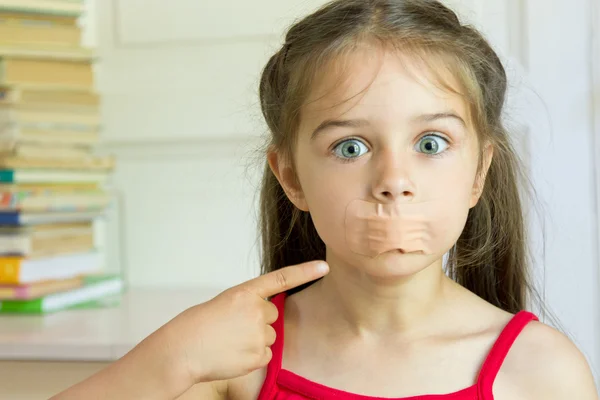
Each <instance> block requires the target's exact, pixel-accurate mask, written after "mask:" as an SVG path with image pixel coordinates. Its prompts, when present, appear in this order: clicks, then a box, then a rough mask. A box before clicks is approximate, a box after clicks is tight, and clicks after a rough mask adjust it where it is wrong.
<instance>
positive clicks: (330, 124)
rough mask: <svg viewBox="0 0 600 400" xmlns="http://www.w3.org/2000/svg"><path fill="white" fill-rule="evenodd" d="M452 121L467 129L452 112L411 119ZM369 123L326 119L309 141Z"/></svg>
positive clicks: (366, 121)
mask: <svg viewBox="0 0 600 400" xmlns="http://www.w3.org/2000/svg"><path fill="white" fill-rule="evenodd" d="M448 118H450V119H454V120H456V121H458V122H459V123H460V124H461V125H462V126H463V127H464V128H467V123H466V122H465V120H464V119H462V118H461V117H460V116H459V115H458V114H457V113H455V112H454V111H446V112H441V113H433V114H421V115H418V116H416V117H414V118H412V121H413V122H416V123H423V122H433V121H437V120H439V119H448ZM369 125H370V123H369V121H368V120H366V119H346V120H335V119H326V120H325V121H323V122H321V123H320V124H319V126H317V128H316V129H315V130H314V131H313V133H312V135H311V137H310V139H311V140H313V139H315V138H316V137H317V136H318V135H319V134H320V133H322V132H323V131H326V130H327V129H330V128H364V127H366V126H369Z"/></svg>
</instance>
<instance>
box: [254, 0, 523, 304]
mask: <svg viewBox="0 0 600 400" xmlns="http://www.w3.org/2000/svg"><path fill="white" fill-rule="evenodd" d="M367 41H368V42H373V43H380V44H382V45H393V46H396V48H398V49H399V50H401V51H402V52H403V53H404V54H406V53H409V54H411V55H412V56H416V58H417V59H419V60H421V61H423V62H424V63H427V64H428V66H429V70H430V71H432V72H434V73H436V74H437V72H436V71H438V72H439V71H440V66H441V67H442V68H444V69H446V70H449V71H450V72H451V73H452V75H453V76H454V77H455V78H456V80H457V81H458V83H459V85H460V88H459V89H457V88H452V87H450V85H448V84H447V82H446V83H443V82H441V81H443V79H441V78H440V79H439V80H440V82H441V83H442V84H443V85H444V87H445V88H446V89H448V90H452V91H453V92H455V93H458V94H460V95H461V96H463V98H464V99H465V101H466V103H467V104H468V106H469V107H468V108H469V111H470V117H471V120H472V123H473V125H474V127H475V130H476V132H477V134H478V137H479V143H480V147H481V148H483V144H484V143H489V144H491V145H492V146H493V149H494V155H493V159H492V162H491V165H490V168H489V171H488V173H487V176H486V180H485V185H484V189H483V193H482V196H481V198H480V200H479V202H478V204H477V205H476V206H475V207H473V208H472V209H471V210H470V212H469V215H468V219H467V222H466V225H465V228H464V230H463V232H462V234H461V236H460V237H459V239H458V241H457V243H456V245H455V246H454V247H453V249H451V250H450V254H449V259H448V262H447V264H446V268H447V273H448V274H449V276H451V277H452V278H453V279H454V280H455V281H456V282H458V283H460V284H461V285H463V286H464V287H465V288H467V289H469V290H470V291H472V292H473V293H475V294H477V295H478V296H480V297H481V298H483V299H485V300H487V301H488V302H490V303H491V304H494V305H496V306H498V307H500V308H502V309H504V310H506V311H508V312H511V313H515V312H517V311H519V310H522V309H524V308H526V307H527V301H528V294H533V293H535V291H534V289H533V286H532V285H531V284H530V278H529V272H528V265H529V264H530V263H529V261H528V260H529V258H528V255H527V251H526V238H525V223H524V217H523V210H522V205H521V195H523V193H524V192H520V190H521V189H523V187H521V186H520V183H525V180H524V179H523V178H524V177H522V176H520V171H521V170H522V169H521V168H520V166H519V158H518V157H517V155H516V154H515V152H514V150H513V147H512V145H511V142H510V137H509V134H508V132H507V130H506V129H505V127H504V126H503V123H502V120H501V119H502V118H501V116H502V111H503V106H504V101H505V95H506V89H507V78H506V73H505V70H504V67H503V66H502V63H501V61H500V60H499V58H498V56H497V55H496V53H495V52H494V50H493V49H492V48H491V46H490V45H489V43H488V42H487V41H486V40H485V38H484V37H483V36H482V35H481V34H480V33H479V32H478V31H477V30H476V29H474V28H472V27H471V26H468V25H463V24H461V22H460V21H459V19H458V17H457V16H456V14H455V13H454V12H453V11H452V10H450V9H449V8H447V7H445V6H444V5H442V4H441V3H440V2H439V1H434V0H337V1H333V2H331V3H329V4H327V5H325V6H323V7H322V8H321V9H319V10H318V11H316V12H314V13H313V14H311V15H309V16H307V17H306V18H304V19H302V20H300V21H299V22H297V23H295V24H294V25H293V26H292V27H291V28H290V29H289V31H288V32H287V35H286V38H285V44H284V45H283V46H282V48H281V49H280V50H279V51H278V52H277V53H275V54H274V55H273V56H272V57H271V58H270V60H269V61H268V63H267V65H266V66H265V68H264V71H263V73H262V77H261V81H260V104H261V108H262V113H263V115H264V118H265V120H266V122H267V125H268V127H269V130H270V140H269V149H270V150H276V151H278V152H279V153H280V154H282V155H283V156H284V157H289V159H292V160H293V150H294V145H295V143H296V139H297V128H298V125H299V118H300V110H301V107H302V105H303V104H304V102H306V99H307V96H308V94H309V91H310V82H311V81H313V79H314V78H315V77H316V76H317V71H318V70H319V68H322V67H323V66H324V65H325V63H327V62H329V61H331V60H333V59H335V58H337V57H339V56H341V55H343V54H348V53H349V52H351V51H352V50H353V49H355V48H356V46H357V45H359V44H362V43H365V42H367ZM434 62H437V66H434V65H433V64H432V63H434ZM440 62H441V63H440ZM479 158H480V167H481V166H482V161H481V160H482V157H479ZM260 213H261V215H260V229H261V235H262V252H261V266H262V272H263V273H267V272H270V271H273V270H276V269H278V268H281V267H284V266H287V265H293V264H298V263H302V262H305V261H310V260H315V259H321V260H322V259H325V244H324V243H323V241H322V240H321V239H320V237H319V235H318V234H317V231H316V229H315V226H314V224H313V222H312V220H311V217H310V214H309V213H306V212H302V211H300V210H298V209H297V208H296V207H295V206H294V205H293V204H292V203H291V202H290V201H289V200H288V199H287V197H286V195H285V193H284V192H283V189H282V188H281V186H280V185H279V183H278V181H277V179H276V178H275V176H274V175H273V173H272V171H271V170H270V168H269V166H268V164H267V165H265V168H264V177H263V182H262V190H261V199H260ZM299 289H302V288H299Z"/></svg>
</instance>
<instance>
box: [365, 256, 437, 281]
mask: <svg viewBox="0 0 600 400" xmlns="http://www.w3.org/2000/svg"><path fill="white" fill-rule="evenodd" d="M364 260H365V261H364V263H363V267H362V268H363V269H364V272H365V273H367V274H368V275H370V276H373V277H377V278H383V279H386V278H388V279H392V280H393V279H394V278H406V277H409V276H411V275H414V274H416V273H418V272H420V271H422V270H424V269H425V268H427V267H429V266H430V265H432V263H433V262H435V260H432V256H428V255H425V254H423V253H422V252H412V253H404V252H402V251H400V250H391V251H387V252H385V253H382V254H380V255H379V256H377V257H375V258H367V257H365V258H364Z"/></svg>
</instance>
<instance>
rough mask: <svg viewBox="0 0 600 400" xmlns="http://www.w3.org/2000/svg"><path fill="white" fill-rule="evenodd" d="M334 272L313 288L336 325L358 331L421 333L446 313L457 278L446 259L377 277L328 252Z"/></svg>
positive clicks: (364, 333)
mask: <svg viewBox="0 0 600 400" xmlns="http://www.w3.org/2000/svg"><path fill="white" fill-rule="evenodd" d="M327 262H328V263H329V264H330V273H329V274H328V275H327V276H325V277H324V278H323V279H321V280H320V281H319V282H317V283H316V284H315V285H313V286H314V288H312V290H315V291H317V292H318V295H317V296H316V299H320V301H324V303H322V304H328V305H330V307H331V308H330V309H329V311H330V312H328V314H329V318H333V320H334V321H335V322H336V324H335V326H336V327H339V328H342V329H344V330H345V331H346V332H348V331H351V332H355V334H359V335H377V336H382V335H386V334H388V333H389V334H394V335H405V336H412V335H422V334H423V332H425V331H427V330H428V327H431V326H432V323H434V322H435V320H436V319H437V317H438V316H440V315H442V313H443V312H444V311H443V305H444V303H445V300H446V299H448V298H449V296H451V293H452V289H453V288H454V287H455V285H456V284H455V283H454V281H452V280H451V279H450V278H448V277H447V276H446V274H445V273H444V271H443V269H442V260H441V259H440V260H439V261H436V262H434V263H433V264H431V265H430V266H428V267H427V268H425V269H422V270H420V271H418V272H416V273H407V274H406V275H401V276H393V277H389V276H386V277H374V276H373V275H370V274H367V273H366V272H365V271H364V270H363V269H360V268H356V267H353V266H348V265H344V264H343V263H342V262H341V260H339V259H337V258H336V257H334V256H332V255H330V254H328V256H327Z"/></svg>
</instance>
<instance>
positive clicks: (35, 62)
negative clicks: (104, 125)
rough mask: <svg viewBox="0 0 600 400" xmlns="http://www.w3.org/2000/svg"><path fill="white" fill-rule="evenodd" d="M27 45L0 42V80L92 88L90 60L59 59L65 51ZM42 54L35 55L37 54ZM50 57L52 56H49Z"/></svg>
mask: <svg viewBox="0 0 600 400" xmlns="http://www.w3.org/2000/svg"><path fill="white" fill-rule="evenodd" d="M26 50H27V49H26V48H25V47H23V46H20V47H19V49H18V50H15V51H16V53H15V51H10V49H8V48H5V47H3V46H0V55H2V58H1V59H0V84H2V85H4V86H10V85H25V86H27V85H30V86H38V87H39V86H45V87H47V88H56V87H68V88H74V89H86V90H92V89H93V86H94V76H93V70H92V64H91V62H89V60H87V61H86V60H83V61H81V60H77V59H72V60H69V59H58V58H64V57H65V56H66V53H65V52H64V51H62V50H61V51H60V52H59V51H58V50H56V51H55V52H54V53H52V52H51V51H50V52H48V51H46V52H44V51H41V52H40V51H38V52H37V53H36V51H37V50H39V49H37V50H36V49H30V50H31V51H30V53H31V54H28V53H27V51H26ZM36 54H37V57H43V58H34V57H36ZM48 57H53V58H48Z"/></svg>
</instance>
